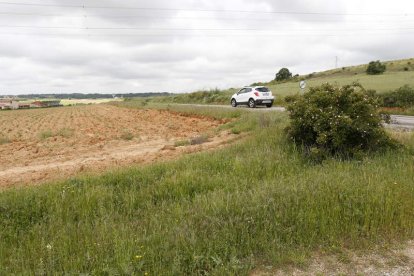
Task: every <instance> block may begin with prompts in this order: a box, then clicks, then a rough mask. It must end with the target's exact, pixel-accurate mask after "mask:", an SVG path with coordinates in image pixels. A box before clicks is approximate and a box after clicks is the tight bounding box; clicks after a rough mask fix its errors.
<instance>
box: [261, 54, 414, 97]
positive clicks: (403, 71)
mask: <svg viewBox="0 0 414 276" xmlns="http://www.w3.org/2000/svg"><path fill="white" fill-rule="evenodd" d="M384 63H385V64H386V66H387V71H386V72H385V73H384V74H382V75H367V74H366V73H365V70H366V68H367V66H368V65H367V64H363V65H358V66H352V67H342V68H339V69H334V70H328V71H325V72H319V73H311V74H309V75H303V76H299V77H298V78H296V79H293V80H291V81H288V82H283V83H277V82H275V81H271V82H268V83H265V84H264V85H268V86H269V87H270V88H271V89H272V91H273V92H274V93H275V94H276V95H279V96H282V97H284V96H287V95H292V94H295V93H298V92H299V90H300V89H299V85H298V82H299V81H300V80H306V82H307V83H308V87H312V86H317V85H320V84H322V83H325V82H330V83H338V84H339V85H345V84H349V83H352V82H359V83H361V84H362V85H363V86H364V87H365V88H366V89H373V90H376V91H377V92H378V93H384V92H389V91H392V90H395V89H397V88H399V87H401V86H404V85H406V84H408V85H410V86H414V58H413V59H404V60H397V61H387V62H384Z"/></svg>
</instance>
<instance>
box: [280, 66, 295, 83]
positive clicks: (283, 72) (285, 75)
mask: <svg viewBox="0 0 414 276" xmlns="http://www.w3.org/2000/svg"><path fill="white" fill-rule="evenodd" d="M290 78H292V73H291V72H290V71H289V69H287V68H282V69H280V70H279V72H278V73H277V74H276V81H283V80H288V79H290Z"/></svg>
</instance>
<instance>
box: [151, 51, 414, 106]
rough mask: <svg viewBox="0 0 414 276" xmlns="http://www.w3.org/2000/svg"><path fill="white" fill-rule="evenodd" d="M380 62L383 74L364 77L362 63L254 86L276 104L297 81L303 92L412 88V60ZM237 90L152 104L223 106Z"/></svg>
mask: <svg viewBox="0 0 414 276" xmlns="http://www.w3.org/2000/svg"><path fill="white" fill-rule="evenodd" d="M384 63H385V64H386V66H387V71H386V72H385V73H384V74H382V75H367V74H366V72H365V71H366V68H367V66H368V65H367V64H362V65H357V66H351V67H342V68H339V69H333V70H328V71H324V72H317V73H316V72H315V73H310V74H307V75H301V76H298V77H295V78H293V79H292V80H289V81H286V82H276V81H274V80H273V81H270V82H258V83H257V84H258V85H265V86H268V87H269V88H270V89H271V90H272V91H273V93H274V94H275V95H276V96H277V97H279V102H277V103H276V104H278V103H279V104H280V103H281V101H282V99H281V98H284V97H286V96H288V95H294V94H296V93H299V92H300V89H299V81H301V80H306V82H307V83H308V87H307V89H309V87H312V86H317V85H320V84H322V83H325V82H330V83H337V84H338V85H344V84H350V83H352V82H359V83H361V84H362V85H363V86H364V87H365V88H366V89H373V90H376V91H377V92H378V93H384V92H390V91H392V90H395V89H397V88H399V87H402V86H404V85H406V84H408V85H410V86H414V58H411V59H403V60H394V61H386V62H384ZM275 73H276V72H275ZM258 81H259V80H258ZM245 85H248V84H245ZM237 89H238V88H231V89H226V90H218V89H214V90H208V91H197V92H194V93H189V94H178V95H175V96H168V97H161V98H156V99H155V101H157V102H164V103H204V104H227V103H228V102H229V100H230V97H231V95H232V94H233V93H235V91H237Z"/></svg>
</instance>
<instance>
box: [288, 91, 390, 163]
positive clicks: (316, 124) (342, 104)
mask: <svg viewBox="0 0 414 276" xmlns="http://www.w3.org/2000/svg"><path fill="white" fill-rule="evenodd" d="M377 107H378V106H377V100H376V98H375V95H374V92H372V91H366V90H365V89H364V88H363V87H362V86H361V85H360V84H352V85H346V86H343V87H336V86H333V85H330V84H323V85H322V86H319V87H312V88H310V90H309V92H308V93H305V94H304V95H301V96H297V97H296V99H295V100H294V101H291V103H290V104H289V106H288V111H289V112H290V118H291V124H290V126H289V127H288V128H287V132H288V136H289V137H290V139H292V140H293V141H294V142H295V143H296V144H297V145H298V146H303V148H304V150H305V152H306V153H307V154H308V156H310V157H312V158H315V159H317V160H322V159H324V158H326V157H327V156H338V157H341V158H343V157H345V158H352V157H356V156H361V155H362V154H364V153H366V152H370V151H376V150H379V149H381V148H383V147H385V146H387V145H391V144H392V143H391V140H390V139H389V138H388V136H387V135H386V133H385V131H384V129H383V127H382V123H381V117H380V115H379V114H378V112H377Z"/></svg>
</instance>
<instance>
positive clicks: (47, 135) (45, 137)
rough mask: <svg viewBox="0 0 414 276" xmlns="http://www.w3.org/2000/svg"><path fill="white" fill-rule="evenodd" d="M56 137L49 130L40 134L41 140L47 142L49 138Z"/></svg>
mask: <svg viewBox="0 0 414 276" xmlns="http://www.w3.org/2000/svg"><path fill="white" fill-rule="evenodd" d="M54 136H55V135H54V134H53V132H52V131H51V130H50V129H49V130H45V131H42V132H40V134H39V138H40V139H41V140H45V139H47V138H50V137H54Z"/></svg>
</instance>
